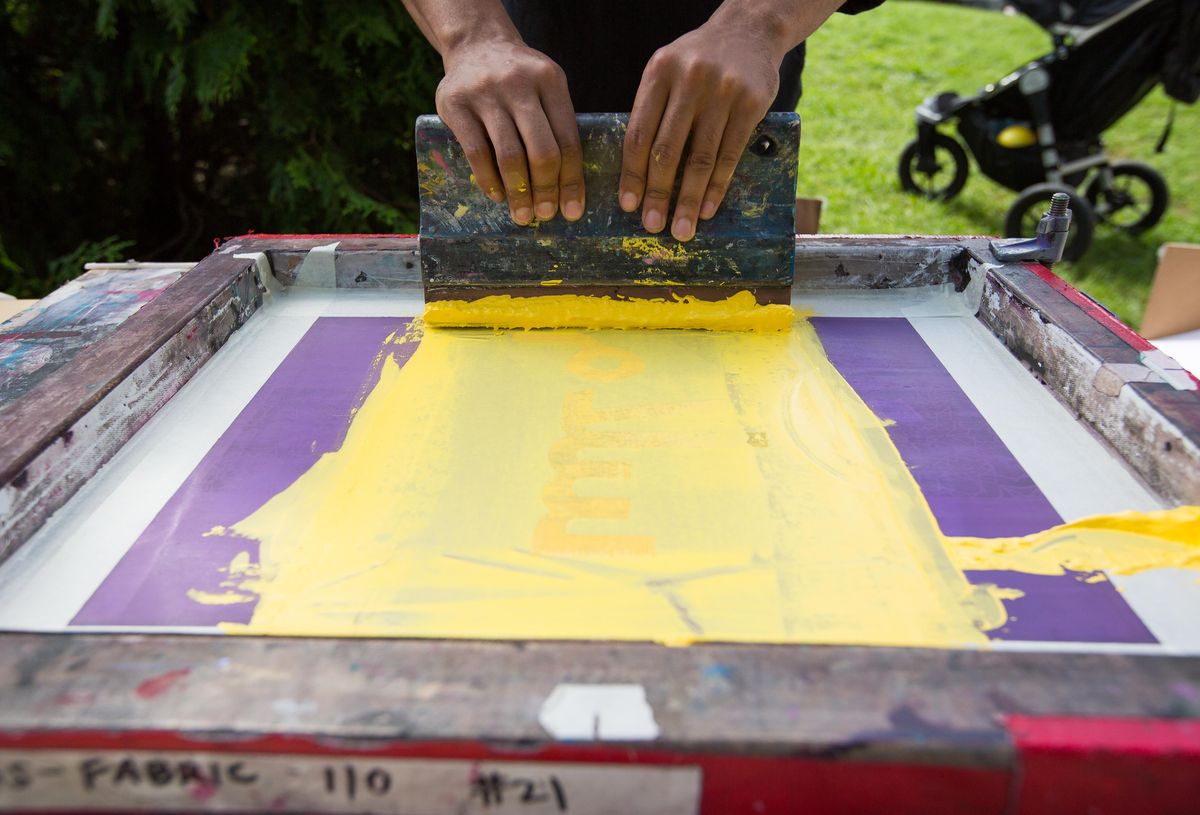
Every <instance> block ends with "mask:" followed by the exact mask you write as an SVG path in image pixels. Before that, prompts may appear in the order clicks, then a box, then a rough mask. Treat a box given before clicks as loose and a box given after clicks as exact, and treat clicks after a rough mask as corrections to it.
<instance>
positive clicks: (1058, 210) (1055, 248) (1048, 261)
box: [992, 192, 1071, 266]
mask: <svg viewBox="0 0 1200 815" xmlns="http://www.w3.org/2000/svg"><path fill="white" fill-rule="evenodd" d="M1070 204H1071V196H1069V195H1067V194H1066V193H1065V192H1056V193H1054V195H1052V196H1051V197H1050V210H1049V211H1048V212H1047V213H1046V214H1045V215H1043V216H1042V220H1041V221H1039V222H1038V228H1037V235H1035V236H1034V237H1032V238H1018V239H1017V240H1011V241H992V254H994V255H995V256H996V259H997V260H1002V261H1005V262H1016V261H1032V262H1034V263H1042V264H1044V265H1046V266H1051V265H1053V264H1055V263H1058V262H1059V261H1060V260H1062V257H1063V250H1064V249H1066V247H1067V233H1068V231H1069V230H1070V229H1071V210H1070Z"/></svg>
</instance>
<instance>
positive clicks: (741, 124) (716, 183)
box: [618, 20, 786, 241]
mask: <svg viewBox="0 0 1200 815" xmlns="http://www.w3.org/2000/svg"><path fill="white" fill-rule="evenodd" d="M775 39H776V38H774V37H773V36H771V35H770V34H769V33H768V32H766V31H763V30H757V29H756V28H755V27H754V26H753V25H750V24H748V23H742V24H739V23H736V22H725V21H719V20H709V21H708V22H707V23H705V24H704V25H703V26H701V27H700V28H698V29H696V30H695V31H692V32H689V33H687V34H685V35H683V36H682V37H680V38H679V39H677V40H675V42H673V43H671V44H670V45H667V46H664V47H663V48H660V49H659V50H658V51H656V52H655V54H654V56H653V57H651V59H650V62H649V63H648V64H647V65H646V70H645V72H644V73H643V74H642V83H641V86H640V87H639V88H638V92H637V98H636V99H635V100H634V103H633V111H632V113H630V116H629V129H628V131H627V132H626V134H625V151H624V160H623V162H622V166H621V181H620V189H619V192H618V195H619V203H620V206H621V209H623V210H624V211H626V212H633V211H634V210H636V209H637V208H638V206H639V205H640V206H641V207H642V224H643V225H644V226H645V227H646V229H647V231H649V232H654V233H657V232H661V231H662V230H663V228H664V227H665V226H666V224H667V213H668V209H669V207H670V204H671V190H672V187H673V186H674V183H675V174H676V172H677V171H678V169H679V162H680V161H681V160H682V161H684V171H683V181H682V182H681V184H680V187H679V197H678V200H677V201H676V204H675V212H674V219H673V221H672V224H671V234H672V235H674V236H675V238H677V239H678V240H681V241H687V240H691V239H692V237H693V236H695V234H696V224H697V220H698V219H704V220H708V219H709V218H711V217H712V216H713V215H714V214H715V213H716V211H717V207H719V206H720V205H721V200H722V199H723V198H724V197H725V192H726V190H728V189H729V182H730V179H731V178H732V176H733V171H734V168H735V167H737V163H738V159H740V158H741V157H742V151H743V150H744V149H745V148H746V145H747V144H748V143H749V141H750V136H751V135H752V134H753V132H754V128H755V127H756V126H757V125H758V123H759V122H760V121H761V120H762V118H763V116H764V115H766V113H767V110H768V108H770V106H771V102H772V101H774V99H775V93H776V91H777V90H778V89H779V64H780V62H782V60H783V55H784V51H785V50H786V47H784V46H781V44H780V43H778V42H776V41H775ZM689 135H690V136H691V144H690V146H689V147H688V149H687V155H686V156H684V148H685V145H687V144H688V136H689Z"/></svg>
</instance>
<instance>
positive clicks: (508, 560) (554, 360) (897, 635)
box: [221, 321, 1200, 647]
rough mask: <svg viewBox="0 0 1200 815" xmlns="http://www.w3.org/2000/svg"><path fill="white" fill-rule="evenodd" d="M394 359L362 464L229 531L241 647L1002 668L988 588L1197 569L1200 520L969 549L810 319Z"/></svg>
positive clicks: (1079, 528)
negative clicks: (284, 639) (980, 649)
mask: <svg viewBox="0 0 1200 815" xmlns="http://www.w3.org/2000/svg"><path fill="white" fill-rule="evenodd" d="M418 339H419V341H420V345H419V346H418V348H417V349H416V351H415V353H414V354H413V355H412V357H411V358H410V359H409V360H408V361H407V363H405V364H404V365H403V367H401V366H400V365H399V364H398V363H397V361H396V359H395V357H394V356H393V355H392V350H393V349H392V345H393V344H394V343H397V342H413V341H417V340H418ZM378 361H379V380H378V383H377V384H376V385H375V387H374V389H373V390H372V391H371V392H370V394H369V396H368V397H367V398H366V401H365V402H364V403H363V405H362V408H361V409H360V410H359V411H358V413H357V414H356V415H355V417H354V419H353V421H352V423H351V425H350V427H349V430H348V433H347V436H346V438H345V440H344V442H343V444H342V445H341V447H340V449H338V450H336V451H333V452H329V453H327V454H325V455H324V456H322V457H321V458H320V459H319V460H318V461H317V462H316V464H314V465H313V467H312V468H311V469H309V470H308V471H307V472H306V473H305V474H303V475H302V476H300V477H299V478H298V479H297V480H296V481H295V482H293V483H292V484H291V485H290V486H289V487H288V488H287V489H285V490H284V491H282V492H281V493H279V494H278V495H276V496H275V497H273V498H272V499H271V500H270V501H268V502H267V503H266V504H264V505H263V506H262V507H260V508H259V509H257V510H256V511H255V512H254V513H252V514H251V515H250V516H249V517H247V518H244V519H242V520H240V521H238V522H237V523H236V524H233V525H232V526H231V528H230V529H229V530H226V534H228V535H238V536H243V537H246V538H253V539H256V540H258V541H259V544H260V545H259V555H258V563H257V564H252V566H254V565H256V566H257V567H258V568H257V569H256V570H255V569H253V568H250V567H248V566H247V564H245V563H242V562H240V561H239V564H238V568H237V569H234V568H230V569H229V573H230V577H231V580H230V582H229V583H225V582H223V583H222V584H221V585H222V588H226V587H228V588H231V589H234V590H236V591H237V592H238V593H243V594H249V593H252V594H253V595H256V596H257V599H258V603H257V605H256V606H255V609H254V612H253V615H252V618H251V620H250V622H249V623H248V624H246V625H234V624H227V625H225V626H224V628H225V629H226V630H227V631H229V632H231V633H244V634H267V635H327V636H387V637H432V638H441V637H461V638H482V639H597V640H652V641H658V642H663V643H670V644H686V643H690V642H695V641H700V640H709V641H733V642H779V643H842V644H862V645H897V646H925V647H958V646H970V645H976V646H985V645H986V643H987V638H986V634H985V632H986V631H988V630H992V629H995V628H998V627H1000V626H1002V625H1004V624H1005V622H1006V621H1007V618H1008V615H1007V612H1006V610H1005V607H1004V601H1005V600H1008V601H1012V600H1015V599H1017V596H1018V594H1019V592H1016V591H1014V590H1013V589H1011V588H1005V587H1002V586H997V585H980V586H973V585H971V584H970V583H969V582H968V581H967V580H966V578H965V577H964V574H963V570H964V569H1019V570H1026V571H1034V572H1038V573H1046V572H1047V571H1048V570H1051V569H1060V568H1061V566H1062V565H1063V564H1066V565H1068V566H1069V567H1070V568H1100V567H1103V568H1111V567H1114V566H1115V567H1116V568H1117V570H1119V571H1120V570H1124V571H1129V570H1137V569H1142V568H1153V567H1156V566H1171V565H1174V566H1189V567H1196V566H1197V564H1196V561H1195V558H1194V552H1195V548H1196V545H1197V544H1196V541H1197V537H1196V536H1195V531H1196V527H1195V525H1196V518H1197V515H1196V513H1197V512H1200V510H1196V509H1195V508H1192V509H1190V510H1177V511H1175V512H1173V513H1158V514H1153V513H1152V514H1148V515H1140V516H1138V515H1127V516H1114V518H1108V519H1093V520H1090V521H1084V522H1080V523H1076V524H1071V525H1069V526H1067V527H1062V528H1059V529H1057V530H1052V531H1051V532H1049V533H1046V536H1034V537H1032V538H1029V539H1021V540H1019V541H1000V542H993V541H975V540H973V539H949V540H948V539H945V538H943V536H942V535H941V534H940V532H939V530H938V528H937V524H936V522H935V520H934V518H933V515H932V513H931V512H930V510H929V507H928V505H927V504H926V502H925V500H924V497H923V496H922V494H921V491H920V489H919V487H918V485H917V484H916V483H915V481H914V480H913V478H912V475H911V474H910V472H909V470H908V467H907V466H906V465H905V464H904V462H903V461H902V460H901V458H900V455H899V454H898V452H897V450H896V448H895V447H894V446H893V444H892V442H891V439H890V437H889V436H888V433H887V429H886V427H885V426H884V423H883V422H882V421H881V420H880V419H879V418H878V417H876V416H875V415H874V414H873V413H872V412H871V411H870V410H869V409H868V408H867V406H866V405H865V404H863V402H862V401H861V400H860V399H859V398H858V397H857V395H856V394H855V393H854V391H853V390H852V389H851V388H850V387H849V385H847V383H846V382H845V381H844V380H843V379H842V378H841V376H839V375H838V373H837V372H836V370H834V368H833V367H832V365H831V364H830V362H829V360H828V359H827V358H826V356H825V353H824V351H823V349H822V348H821V345H820V343H819V341H818V339H817V337H816V334H815V332H814V330H813V329H812V327H811V326H810V325H808V324H807V323H806V322H803V321H802V322H798V323H796V324H795V326H794V328H793V330H791V331H789V332H742V333H738V332H713V333H710V332H670V331H669V332H651V331H580V330H565V331H546V332H511V331H509V332H496V331H484V330H463V331H445V330H438V329H427V330H425V332H424V336H423V337H421V336H420V333H419V331H418V330H416V329H411V330H410V331H409V332H407V334H405V335H403V336H398V337H392V338H389V340H388V342H386V343H384V344H383V346H382V347H381V349H380V355H379V357H378ZM1063 534H1069V535H1071V536H1075V538H1077V543H1078V546H1077V547H1075V548H1072V549H1070V551H1068V550H1067V549H1064V548H1062V544H1061V541H1060V536H1061V535H1063ZM1147 536H1149V538H1151V539H1152V540H1149V542H1147V539H1146V538H1147ZM1167 543H1170V544H1171V546H1170V547H1168V546H1167ZM1072 546H1074V544H1072ZM1127 547H1132V548H1129V549H1128V550H1127ZM1178 547H1183V548H1178ZM1188 553H1191V554H1188ZM231 566H232V564H231ZM235 572H236V573H237V574H238V577H237V578H234V577H233V576H234V573H235Z"/></svg>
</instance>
